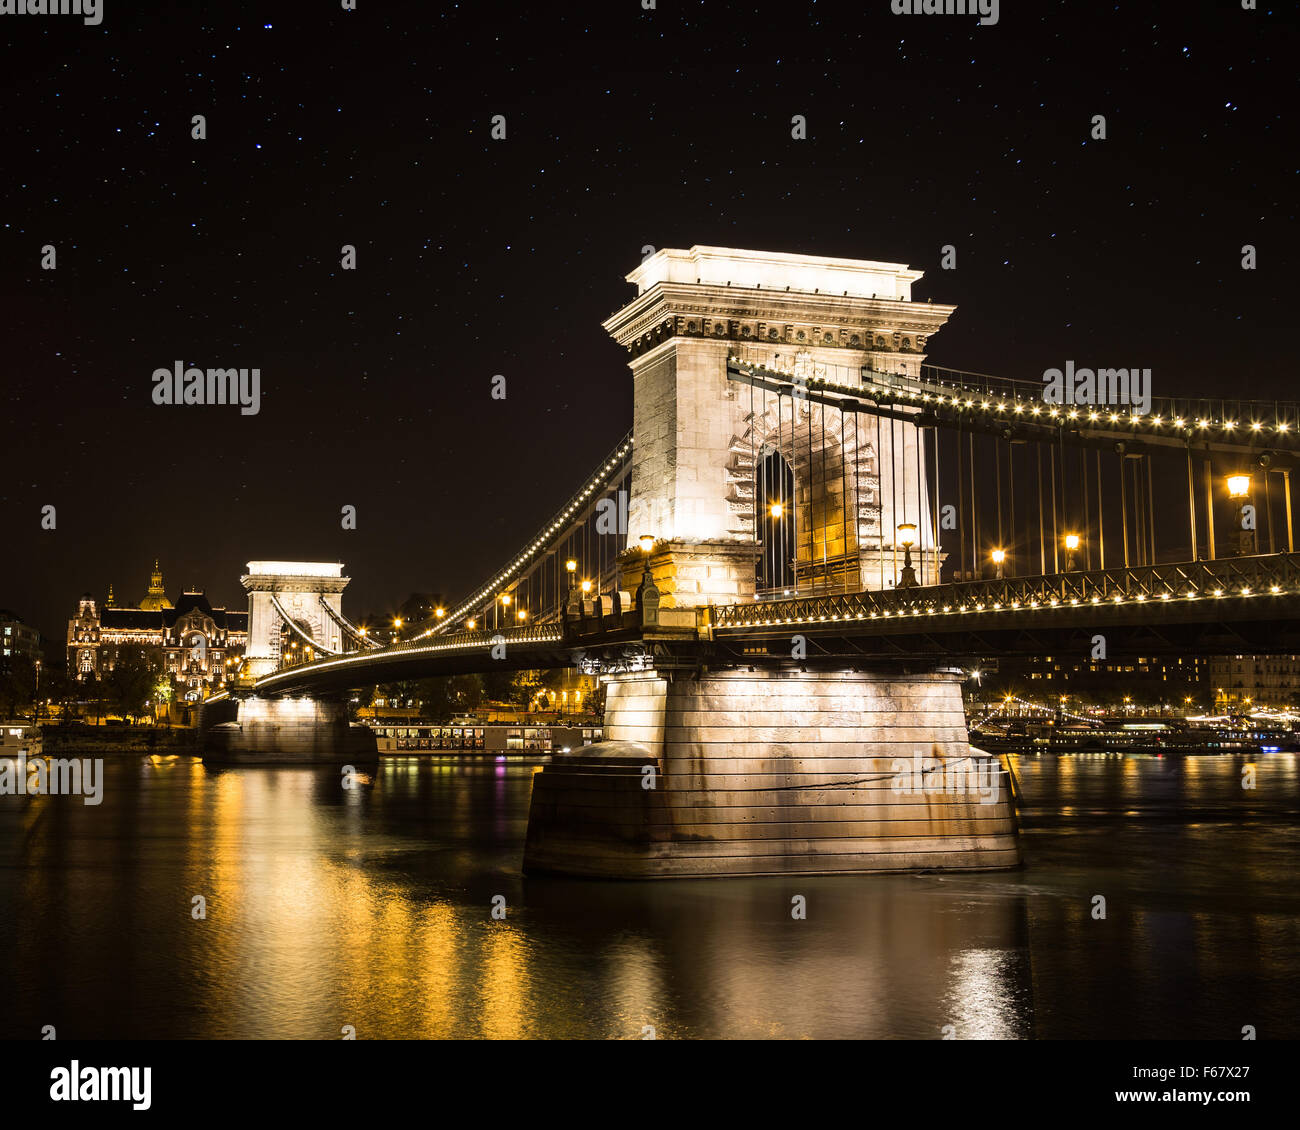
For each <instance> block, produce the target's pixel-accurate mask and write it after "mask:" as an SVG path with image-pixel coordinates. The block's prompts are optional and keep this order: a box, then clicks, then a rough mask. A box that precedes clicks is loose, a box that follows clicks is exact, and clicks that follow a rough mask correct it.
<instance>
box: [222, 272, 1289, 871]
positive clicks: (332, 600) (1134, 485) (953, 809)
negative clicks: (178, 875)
mask: <svg viewBox="0 0 1300 1130" xmlns="http://www.w3.org/2000/svg"><path fill="white" fill-rule="evenodd" d="M920 277H921V276H920V272H917V271H913V270H911V269H910V268H907V267H906V266H904V265H901V264H888V263H875V262H867V261H857V260H838V259H819V258H813V257H808V256H791V255H779V254H773V253H766V252H750V251H739V250H734V249H720V248H707V247H694V248H691V249H689V250H665V251H660V252H659V253H658V254H656V255H655V256H652V257H651V258H650V259H648V260H646V261H645V262H644V263H642V264H641V265H640V266H639V267H638V268H636V269H635V270H634V271H633V272H631V273H630V274H629V275H628V281H629V282H631V283H633V284H634V285H635V286H636V287H637V291H638V293H637V296H636V298H635V299H633V300H632V301H631V302H630V303H629V304H628V305H626V306H625V307H623V308H622V309H621V310H619V311H617V312H616V313H615V314H614V315H612V316H611V317H610V319H608V320H607V321H606V323H605V329H606V330H607V332H609V333H610V334H611V335H612V336H614V338H615V339H616V340H617V341H619V342H620V344H622V345H623V346H625V347H626V349H627V350H628V353H629V355H630V362H629V363H630V367H631V369H632V373H633V382H634V413H633V415H634V419H633V427H632V430H631V432H629V433H628V434H627V435H625V436H623V437H622V438H621V439H619V440H618V442H617V443H616V444H615V445H614V446H613V447H612V448H611V449H610V450H609V452H608V454H607V455H606V456H605V457H604V458H602V459H601V460H600V462H599V464H598V465H597V466H596V468H595V470H594V471H593V472H592V474H591V475H590V476H589V477H588V478H587V480H586V481H585V482H583V483H582V484H580V485H579V486H578V488H577V489H576V490H574V491H573V492H572V493H571V494H570V495H569V496H568V497H567V498H566V499H565V500H564V502H563V503H562V505H561V506H560V507H559V508H558V509H557V510H556V512H555V513H554V514H553V515H552V516H551V517H550V518H549V519H548V520H547V521H545V522H543V523H541V524H540V525H539V526H538V528H537V530H536V532H535V533H534V534H533V535H532V536H531V537H530V538H529V539H528V540H527V541H526V542H525V543H524V544H523V545H522V546H521V547H520V549H519V550H518V551H517V552H516V553H515V554H513V555H512V556H511V557H510V558H509V559H508V560H507V561H505V562H504V563H503V564H502V565H501V566H500V568H498V569H497V570H496V571H495V572H494V573H493V574H492V575H491V576H490V577H488V578H487V579H486V580H484V582H483V583H482V584H480V585H478V586H476V587H475V588H474V589H473V590H472V591H471V592H470V593H469V594H468V595H467V596H466V597H464V598H463V599H462V600H460V601H459V602H457V603H456V604H454V605H452V606H451V607H449V608H443V609H438V610H437V612H436V614H435V616H434V617H433V618H432V619H431V620H430V621H429V622H428V623H426V624H423V625H416V626H408V632H407V638H405V639H403V640H400V641H397V642H394V643H391V644H389V645H386V646H376V645H375V643H374V641H372V640H369V639H368V638H367V636H366V633H365V632H364V631H363V630H362V629H361V628H359V627H358V626H357V625H355V624H353V623H351V622H350V621H348V620H347V619H346V618H345V617H344V616H343V614H342V611H341V607H340V606H339V602H338V596H339V594H340V593H341V591H342V585H344V584H346V578H342V577H341V567H338V566H333V567H332V568H333V570H334V572H332V573H331V572H330V571H329V569H328V568H325V567H320V568H318V567H317V566H315V565H312V564H310V563H308V564H306V565H303V566H301V568H299V564H298V563H260V565H261V567H262V572H260V573H259V572H257V571H256V570H255V569H254V566H258V565H259V563H250V574H249V576H248V577H246V578H245V579H244V580H245V587H246V588H248V589H249V591H250V599H252V600H253V605H252V607H253V611H254V615H253V617H252V618H251V619H250V640H251V643H250V657H251V659H250V666H249V670H250V673H251V677H250V678H248V679H246V680H245V682H244V684H243V685H242V686H241V687H239V688H238V689H237V690H236V691H235V692H234V694H233V695H232V701H233V699H239V700H240V701H241V706H240V712H241V720H240V721H232V722H229V723H227V724H226V727H225V729H226V731H227V732H226V734H225V738H226V741H227V751H228V752H229V751H230V750H238V749H239V748H240V747H241V743H242V745H243V746H245V747H249V746H251V745H253V744H256V743H258V742H262V743H265V742H267V741H271V742H272V744H274V741H275V740H278V739H275V738H274V733H276V732H283V729H284V727H283V725H281V723H280V722H277V721H276V718H283V717H288V716H289V714H292V713H293V712H294V711H297V712H298V714H294V717H298V716H299V715H300V714H301V712H302V710H303V706H302V704H303V703H304V702H309V703H311V704H313V706H312V709H313V710H314V711H319V710H320V709H322V706H321V704H322V703H324V702H326V701H327V700H328V699H329V696H331V695H337V694H338V693H340V692H343V691H346V690H348V689H350V688H356V687H361V686H367V685H372V684H374V683H377V682H387V681H391V680H396V679H407V678H416V677H423V676H429V675H436V674H450V673H458V672H470V671H484V670H490V669H493V667H494V666H505V667H509V668H516V669H518V668H545V667H560V666H573V665H576V666H578V667H581V668H582V669H583V670H585V671H588V672H593V673H597V674H600V675H601V676H603V677H604V679H605V681H606V685H607V707H606V710H607V714H606V727H605V732H606V735H607V739H608V740H607V741H606V742H605V743H602V744H601V745H600V746H598V747H591V748H589V749H588V750H585V751H579V752H578V753H576V754H575V755H573V756H572V757H570V758H567V759H561V758H557V759H556V761H555V763H553V764H552V765H550V766H548V767H547V768H546V769H545V770H544V771H543V772H542V773H541V774H539V775H538V777H537V778H536V781H535V788H534V798H533V815H532V818H531V819H530V830H529V842H528V849H527V854H526V857H525V867H526V868H527V869H529V870H531V871H536V872H542V871H561V872H566V873H582V874H608V875H622V876H632V875H648V876H661V875H676V874H741V873H744V874H752V873H762V872H764V871H769V870H770V871H779V872H782V873H788V872H790V871H835V870H878V869H886V870H890V869H894V870H896V869H907V868H914V867H931V866H936V867H989V866H1006V865H1011V864H1013V863H1014V862H1015V861H1016V860H1017V858H1018V848H1017V846H1016V840H1015V828H1014V814H1013V813H1012V811H1011V810H1010V809H1009V807H1008V804H1009V802H1007V801H1006V800H1005V799H1004V800H1003V801H1002V802H1000V803H997V804H992V805H990V804H988V803H986V802H982V803H979V804H974V802H973V801H971V798H969V797H965V798H962V797H947V799H946V801H945V803H944V804H941V805H938V806H936V804H935V800H934V797H932V796H925V797H916V796H912V795H909V794H907V793H900V792H899V791H897V789H895V788H894V787H893V784H891V782H892V781H893V777H891V775H890V773H889V772H888V771H887V770H888V767H889V766H890V764H891V763H892V761H893V760H894V758H895V756H896V755H897V756H899V757H910V756H911V755H912V754H913V752H914V751H915V749H916V748H917V747H918V745H919V746H922V747H924V749H925V750H926V751H927V752H929V753H931V754H932V755H933V756H935V757H937V758H939V759H941V760H943V761H945V762H946V761H949V760H953V759H958V760H960V759H970V758H978V757H979V754H978V751H971V750H970V748H969V746H968V744H967V741H966V730H965V720H964V713H963V710H962V701H961V693H960V680H961V668H962V665H963V664H964V663H967V662H970V661H973V660H978V659H985V658H990V657H997V656H999V655H1017V654H1029V655H1034V654H1044V653H1047V652H1068V651H1069V650H1070V649H1074V648H1077V649H1079V652H1080V654H1087V653H1088V651H1089V650H1090V649H1091V648H1092V647H1094V646H1095V641H1096V640H1097V638H1098V637H1101V638H1103V639H1104V640H1105V642H1106V645H1107V649H1108V652H1109V653H1110V654H1114V655H1122V654H1125V653H1128V652H1136V651H1138V650H1141V651H1144V652H1149V651H1154V650H1167V651H1175V650H1177V651H1179V652H1180V653H1182V652H1186V651H1199V652H1203V653H1206V654H1213V653H1222V652H1225V651H1229V652H1241V651H1249V652H1251V653H1262V652H1270V651H1277V652H1295V651H1300V555H1297V554H1296V553H1295V548H1294V535H1293V528H1294V527H1293V519H1292V500H1291V472H1292V470H1293V469H1294V468H1295V466H1296V460H1297V455H1298V454H1300V405H1294V404H1284V403H1279V402H1272V401H1269V402H1263V401H1247V400H1233V401H1226V400H1207V399H1192V398H1177V397H1154V396H1152V397H1147V398H1144V401H1143V403H1141V404H1127V403H1125V404H1121V403H1068V404H1063V403H1055V402H1053V401H1052V398H1051V397H1050V396H1047V397H1045V386H1044V383H1043V382H1041V381H1038V382H1036V381H1022V380H1012V379H1006V378H997V377H992V376H984V375H978V374H972V373H966V372H961V371H957V370H953V369H942V368H936V367H933V366H929V365H926V364H925V363H924V359H925V356H926V350H927V348H928V340H929V337H930V336H931V335H933V334H934V333H936V332H938V331H939V330H940V329H941V328H942V326H943V324H944V323H945V322H946V321H947V320H948V318H949V317H951V315H952V314H953V312H954V308H953V307H951V306H941V305H938V304H935V303H933V302H918V301H913V300H912V298H911V286H912V285H913V283H915V282H916V281H917V280H918V279H919V278H920ZM1107 372H1108V374H1109V375H1110V377H1111V380H1110V381H1109V384H1106V383H1105V382H1099V387H1106V388H1109V389H1110V390H1111V391H1112V392H1115V391H1122V390H1123V389H1124V388H1126V387H1127V386H1126V385H1124V384H1121V383H1120V382H1117V381H1116V380H1115V379H1114V376H1115V374H1116V373H1117V372H1127V370H1121V371H1115V370H1111V371H1107ZM1176 379H1177V378H1173V377H1170V378H1168V380H1167V381H1166V380H1163V379H1162V375H1161V374H1160V373H1159V372H1158V371H1157V372H1156V374H1155V378H1154V382H1153V383H1154V384H1155V386H1156V387H1157V388H1162V387H1166V386H1167V384H1172V383H1173V382H1174V381H1175V380H1176ZM295 569H298V570H299V571H298V572H295V571H294V570H295ZM326 574H328V575H326ZM289 637H292V638H293V639H294V640H296V641H298V642H300V643H302V644H303V645H304V646H303V647H300V648H297V649H293V651H294V653H295V654H296V655H303V654H304V652H305V651H306V650H307V647H308V646H310V649H311V654H312V655H313V658H312V660H311V661H309V662H287V661H286V651H285V649H284V647H283V646H282V643H281V642H280V641H282V640H283V639H287V638H289ZM251 704H257V705H256V706H253V705H251ZM259 710H260V711H261V712H262V715H264V716H265V717H266V718H269V719H270V721H269V722H268V723H267V724H266V725H263V726H262V727H261V729H260V736H258V737H254V736H252V735H254V734H256V733H259V730H258V725H257V724H254V725H252V726H251V728H250V727H249V726H247V725H245V724H244V723H243V717H244V715H245V714H246V713H247V714H248V715H249V716H250V717H252V716H253V715H255V714H256V713H257V711H259ZM304 725H305V726H306V727H307V729H308V730H311V729H312V727H316V730H317V731H319V732H320V733H321V734H323V735H324V736H323V737H321V738H320V739H319V740H315V741H313V742H311V743H308V744H309V745H310V746H311V748H312V749H315V750H319V749H320V748H321V747H322V743H323V744H324V745H325V746H329V745H331V743H333V744H334V745H337V744H338V742H339V741H340V731H339V730H338V728H337V721H336V722H335V723H331V725H333V726H334V729H332V730H331V729H329V727H328V726H326V727H325V729H324V730H321V729H320V728H321V726H322V723H321V719H320V717H319V716H318V714H312V715H311V717H309V718H308V719H307V721H306V722H305V723H304ZM277 726H279V727H280V729H279V731H277V729H276V728H277ZM301 728H302V727H301V726H300V727H299V730H301ZM295 732H297V731H295ZM313 732H315V731H313ZM295 740H296V739H295ZM290 745H292V743H290ZM286 749H288V747H286ZM289 752H292V751H291V750H290V751H289ZM647 780H649V781H651V782H652V785H651V787H646V784H645V782H646V781H647ZM973 804H974V807H972V805H973Z"/></svg>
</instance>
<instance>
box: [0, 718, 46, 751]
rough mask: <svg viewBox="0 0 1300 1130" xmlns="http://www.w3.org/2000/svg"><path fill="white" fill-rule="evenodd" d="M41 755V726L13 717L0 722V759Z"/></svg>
mask: <svg viewBox="0 0 1300 1130" xmlns="http://www.w3.org/2000/svg"><path fill="white" fill-rule="evenodd" d="M20 754H23V755H25V756H27V757H40V756H41V728H40V726H38V725H37V724H36V723H35V722H25V721H22V720H21V719H15V720H14V721H12V722H0V759H3V758H6V757H8V758H14V757H18V756H19V755H20Z"/></svg>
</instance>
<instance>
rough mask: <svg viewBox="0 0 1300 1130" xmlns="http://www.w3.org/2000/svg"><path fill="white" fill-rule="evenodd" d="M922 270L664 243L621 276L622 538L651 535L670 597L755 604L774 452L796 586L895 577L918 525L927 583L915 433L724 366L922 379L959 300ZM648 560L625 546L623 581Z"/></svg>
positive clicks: (932, 572) (927, 505)
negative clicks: (738, 362)
mask: <svg viewBox="0 0 1300 1130" xmlns="http://www.w3.org/2000/svg"><path fill="white" fill-rule="evenodd" d="M921 276H922V272H920V271H916V270H912V269H911V268H909V267H907V266H905V265H904V264H901V263H876V262H870V261H865V260H857V259H828V258H822V257H820V256H812V255H786V254H779V253H776V252H765V251H745V250H737V249H734V248H720V247H692V248H691V249H690V250H689V251H684V250H678V249H671V248H666V249H664V250H662V251H659V252H658V253H656V254H655V255H652V256H650V257H649V258H648V259H646V260H645V261H644V262H643V263H642V264H641V265H640V266H639V267H637V268H636V269H635V270H634V271H632V272H631V273H630V274H629V275H628V276H627V280H628V282H631V283H634V284H635V285H636V288H637V296H636V298H635V299H633V300H632V301H631V302H630V303H629V304H628V305H627V306H625V307H624V308H623V309H622V310H620V311H618V313H616V314H614V315H613V316H612V317H610V318H609V319H608V320H607V321H606V322H605V323H604V328H605V329H606V331H607V332H608V333H609V334H610V335H611V336H612V337H613V338H614V339H615V340H616V341H617V342H618V343H619V344H620V345H622V346H624V347H625V348H626V349H627V350H628V352H629V353H630V354H631V361H630V366H631V369H632V379H633V401H634V406H633V435H634V439H635V448H634V451H633V467H632V495H631V499H630V500H629V515H630V521H629V527H628V531H627V532H628V541H629V546H632V545H634V544H635V543H636V540H637V538H639V537H640V536H641V535H642V534H652V535H654V537H655V538H656V539H658V540H657V543H656V549H655V551H654V553H653V554H652V557H651V568H652V572H653V574H654V577H655V582H656V585H657V587H658V588H659V589H660V591H661V592H662V593H663V600H664V605H665V606H666V607H674V606H676V607H689V606H692V605H699V604H705V603H708V602H710V601H713V602H716V603H733V602H735V601H736V600H737V599H740V600H745V599H748V598H750V597H752V596H753V594H754V592H755V577H756V573H757V562H758V558H759V554H760V552H761V550H760V548H759V546H758V544H757V538H756V531H755V522H756V519H757V518H758V516H759V515H761V514H762V512H763V509H764V507H765V506H766V504H767V500H765V499H759V498H756V483H757V482H758V476H757V474H756V467H755V462H756V459H757V458H760V457H762V456H763V455H764V454H770V453H772V452H776V453H778V454H779V455H780V456H781V458H782V460H784V462H785V464H786V465H787V466H788V467H789V469H790V470H791V471H792V472H793V479H794V497H793V502H794V506H793V509H794V513H795V518H794V527H795V529H794V538H793V540H794V543H795V549H794V569H795V573H796V575H797V576H798V578H799V581H800V583H799V586H798V587H799V590H800V591H817V590H818V589H819V588H827V589H839V590H841V591H842V590H843V589H845V588H849V589H852V590H857V589H863V588H880V587H882V586H884V587H888V586H889V585H892V584H893V583H894V578H895V577H896V576H897V575H898V569H897V565H898V561H897V559H898V558H900V557H901V553H902V551H901V549H898V548H896V546H895V541H896V537H895V530H896V527H897V526H898V524H899V523H904V522H907V523H912V524H915V525H916V526H917V527H918V549H919V552H918V549H914V550H913V556H914V558H915V559H916V565H917V569H916V574H917V579H918V580H919V581H920V583H922V584H926V583H934V582H935V581H936V580H937V566H938V563H939V562H938V559H937V555H936V552H935V536H934V528H933V522H932V515H931V514H930V509H931V495H930V490H929V489H927V483H926V475H925V468H924V466H923V457H922V450H923V448H922V445H921V443H920V437H919V435H918V429H917V428H916V426H915V425H913V424H909V423H906V422H904V421H894V422H893V423H892V426H891V423H890V422H889V421H885V422H884V425H883V427H882V428H881V429H879V431H878V430H877V428H876V426H875V423H874V421H871V422H870V423H868V422H867V421H868V420H869V419H870V418H868V417H860V418H858V419H857V420H855V419H854V418H853V417H852V416H851V415H850V416H849V417H848V418H847V420H846V419H845V418H844V415H843V414H842V413H840V412H839V411H838V410H836V409H834V408H823V407H822V406H821V405H820V404H817V403H815V402H813V401H809V400H801V401H796V400H795V399H794V398H792V397H790V396H786V397H784V398H782V400H781V401H780V402H778V400H777V399H776V398H775V397H774V396H772V395H771V394H768V396H767V397H766V398H765V399H763V400H757V399H754V398H751V396H750V388H749V387H748V386H746V385H742V384H740V383H738V382H735V381H730V380H728V378H727V358H728V356H729V355H735V356H739V357H740V358H741V359H742V360H743V361H745V362H747V363H751V364H763V365H766V366H768V367H769V368H775V369H781V370H786V371H792V372H795V373H799V374H802V375H804V376H807V377H810V378H811V377H815V376H822V375H826V376H830V377H831V378H832V379H835V380H840V381H849V382H851V383H855V384H856V383H861V372H862V370H863V369H864V368H866V369H868V370H874V371H876V372H879V373H882V374H900V375H903V376H905V377H913V378H915V377H919V375H920V366H921V362H922V361H923V360H924V358H925V355H926V347H927V342H928V340H929V338H930V335H931V334H933V333H935V332H936V331H938V330H939V329H940V328H941V327H942V326H943V324H944V323H945V322H946V321H947V320H948V318H949V316H950V315H951V314H952V312H953V311H954V309H955V307H953V306H941V305H938V304H933V303H929V302H913V301H912V284H913V283H914V282H916V281H917V280H918V279H920V278H921ZM640 570H641V563H640V559H639V558H638V557H637V556H636V555H635V554H631V553H629V554H628V557H627V566H626V570H625V575H624V582H623V584H624V587H625V588H629V589H630V588H635V587H636V583H637V581H638V580H639V575H640Z"/></svg>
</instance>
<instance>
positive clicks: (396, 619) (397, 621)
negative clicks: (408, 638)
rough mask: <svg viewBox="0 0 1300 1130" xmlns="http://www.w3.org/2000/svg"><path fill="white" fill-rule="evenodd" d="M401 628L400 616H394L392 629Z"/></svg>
mask: <svg viewBox="0 0 1300 1130" xmlns="http://www.w3.org/2000/svg"><path fill="white" fill-rule="evenodd" d="M401 626H402V618H401V617H400V616H394V617H393V627H394V628H400V627H401Z"/></svg>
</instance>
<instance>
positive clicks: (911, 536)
mask: <svg viewBox="0 0 1300 1130" xmlns="http://www.w3.org/2000/svg"><path fill="white" fill-rule="evenodd" d="M898 543H899V544H900V545H901V546H902V547H903V571H902V573H901V574H900V576H899V578H898V583H897V584H896V585H895V586H894V587H895V588H899V589H914V588H916V587H917V585H916V572H915V570H914V569H913V568H912V546H914V545H915V544H916V525H915V524H914V523H912V522H900V523H899V524H898Z"/></svg>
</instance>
